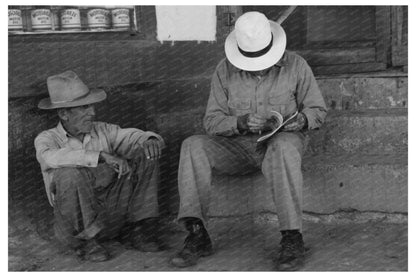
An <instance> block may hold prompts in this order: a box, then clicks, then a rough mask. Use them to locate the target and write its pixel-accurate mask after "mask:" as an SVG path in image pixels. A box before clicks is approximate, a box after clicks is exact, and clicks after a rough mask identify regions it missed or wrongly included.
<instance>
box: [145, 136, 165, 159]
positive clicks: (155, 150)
mask: <svg viewBox="0 0 416 277" xmlns="http://www.w3.org/2000/svg"><path fill="white" fill-rule="evenodd" d="M163 147H164V145H163V142H161V141H160V140H158V139H157V138H154V137H152V138H149V139H148V140H146V141H145V142H143V149H144V154H145V155H146V158H147V159H150V160H158V159H160V156H161V155H162V149H163Z"/></svg>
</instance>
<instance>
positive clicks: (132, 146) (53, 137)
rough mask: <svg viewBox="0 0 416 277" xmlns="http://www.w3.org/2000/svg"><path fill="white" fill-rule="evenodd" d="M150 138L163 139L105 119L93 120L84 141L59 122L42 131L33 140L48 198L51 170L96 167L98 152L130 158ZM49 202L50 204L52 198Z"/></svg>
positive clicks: (51, 178)
mask: <svg viewBox="0 0 416 277" xmlns="http://www.w3.org/2000/svg"><path fill="white" fill-rule="evenodd" d="M150 137H155V138H157V139H158V140H160V141H162V142H163V139H162V137H161V136H159V135H158V134H156V133H153V132H145V131H142V130H139V129H135V128H126V129H122V128H120V127H119V126H117V125H113V124H108V123H104V122H94V123H93V128H92V131H91V132H90V133H89V134H86V135H85V136H84V139H83V141H80V140H79V139H78V138H76V137H73V136H71V135H70V134H69V133H67V132H66V130H65V129H64V128H63V126H62V124H61V122H59V123H58V126H56V127H55V128H52V129H49V130H47V131H43V132H42V133H40V134H39V135H38V136H37V137H36V139H35V148H36V158H37V160H38V161H39V163H40V167H41V170H42V175H43V180H44V183H45V189H46V192H47V195H48V198H49V197H50V195H49V190H50V184H51V182H52V180H53V175H54V170H53V169H56V168H61V167H97V165H98V158H99V155H100V151H104V152H107V153H110V154H112V155H117V156H120V157H122V158H125V159H132V158H134V157H135V155H136V153H137V151H138V150H141V149H142V148H143V143H144V142H145V141H146V140H148V139H149V138H150ZM49 202H50V203H51V204H52V200H51V199H49Z"/></svg>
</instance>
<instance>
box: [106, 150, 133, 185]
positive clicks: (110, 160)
mask: <svg viewBox="0 0 416 277" xmlns="http://www.w3.org/2000/svg"><path fill="white" fill-rule="evenodd" d="M100 159H102V160H103V161H104V162H105V163H106V164H108V165H109V166H111V167H112V168H113V169H114V170H115V171H116V172H117V173H118V178H119V179H120V178H121V176H122V175H125V174H127V173H129V172H130V166H129V164H128V163H127V161H126V160H125V159H122V158H119V157H116V156H113V155H111V154H109V153H106V152H103V151H101V152H100Z"/></svg>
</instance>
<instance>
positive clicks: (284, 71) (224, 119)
mask: <svg viewBox="0 0 416 277" xmlns="http://www.w3.org/2000/svg"><path fill="white" fill-rule="evenodd" d="M272 110H273V111H277V112H279V113H281V114H282V115H283V116H284V117H287V116H290V115H291V114H293V113H294V112H295V111H296V110H298V111H299V112H302V113H304V114H305V116H306V118H307V121H308V129H315V128H318V127H320V126H321V125H322V123H323V122H324V119H325V117H326V114H327V108H326V105H325V101H324V99H323V97H322V94H321V91H320V90H319V88H318V85H317V83H316V80H315V77H314V76H313V73H312V70H311V68H310V67H309V65H308V64H307V63H306V61H305V60H304V59H303V58H302V57H300V56H299V55H297V54H295V53H292V52H289V51H286V52H285V53H284V55H283V57H282V58H281V59H280V60H279V62H277V63H276V64H275V65H274V66H272V67H271V68H270V70H268V72H267V73H266V74H265V75H264V76H262V77H261V78H259V77H257V76H255V75H254V74H253V73H251V72H249V71H244V70H241V69H238V68H236V67H234V66H233V65H232V64H231V63H230V62H229V61H228V60H227V59H223V60H222V61H221V62H220V63H219V64H218V66H217V68H216V70H215V73H214V75H213V77H212V81H211V92H210V96H209V99H208V104H207V108H206V113H205V117H204V127H205V129H206V131H207V133H208V134H210V135H222V136H232V135H240V133H239V131H238V129H237V117H238V116H240V115H244V114H248V113H257V114H259V115H261V116H264V117H266V118H270V117H271V115H272V113H271V111H272Z"/></svg>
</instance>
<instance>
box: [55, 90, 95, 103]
mask: <svg viewBox="0 0 416 277" xmlns="http://www.w3.org/2000/svg"><path fill="white" fill-rule="evenodd" d="M90 92H91V90H89V91H88V92H87V93H86V94H84V95H81V96H79V97H76V98H74V99H71V100H65V101H53V102H52V101H51V103H53V104H62V103H69V102H74V101H77V100H81V99H82V98H85V97H87V96H88V95H89V94H90Z"/></svg>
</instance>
